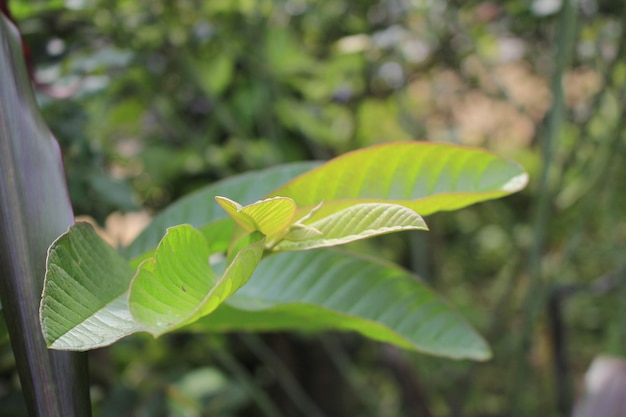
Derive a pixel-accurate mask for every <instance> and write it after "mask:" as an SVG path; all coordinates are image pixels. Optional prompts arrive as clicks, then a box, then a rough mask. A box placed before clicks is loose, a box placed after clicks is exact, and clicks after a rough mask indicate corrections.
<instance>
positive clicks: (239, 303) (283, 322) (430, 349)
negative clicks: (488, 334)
mask: <svg viewBox="0 0 626 417" xmlns="http://www.w3.org/2000/svg"><path fill="white" fill-rule="evenodd" d="M191 328H192V329H194V330H199V331H219V332H222V331H273V330H296V331H297V330H303V331H307V330H330V329H335V330H344V331H345V330H352V331H357V332H359V333H361V334H363V335H365V336H367V337H370V338H372V339H375V340H380V341H384V342H388V343H392V344H395V345H397V346H400V347H403V348H408V349H413V350H417V351H420V352H424V353H429V354H433V355H439V356H447V357H451V358H456V359H474V360H486V359H488V358H489V357H490V355H491V353H490V350H489V347H488V346H487V344H486V343H485V341H484V340H483V339H482V338H481V337H480V335H479V334H478V333H477V332H476V331H475V330H474V329H472V328H471V327H470V326H469V325H468V324H467V322H466V321H465V320H464V319H463V318H461V317H460V316H459V315H457V314H456V313H455V312H454V311H453V310H452V309H451V308H450V307H448V306H447V305H446V304H445V303H444V302H443V301H441V299H440V298H439V297H438V296H437V295H436V294H435V293H434V292H433V291H432V290H431V289H429V288H428V286H426V285H425V284H424V283H422V282H421V281H419V279H417V278H416V277H415V276H412V275H411V274H409V273H408V272H406V271H404V270H402V269H400V268H398V267H395V266H392V265H389V264H383V263H380V262H377V261H374V260H372V259H369V258H364V257H359V256H356V255H353V254H350V253H347V252H342V251H337V250H330V249H320V250H316V251H304V252H289V253H279V254H276V255H272V256H270V257H268V258H267V259H265V260H264V261H263V262H262V263H261V264H260V265H259V266H258V267H257V269H256V271H255V272H254V276H253V277H252V279H250V281H249V282H248V284H246V285H245V286H244V287H243V288H241V290H239V291H238V292H237V293H236V294H235V295H233V296H232V297H231V298H230V299H229V300H228V301H227V302H226V303H225V304H224V305H223V306H222V307H220V308H218V309H217V310H216V311H215V312H214V313H213V314H211V315H210V316H207V317H205V318H203V319H202V320H200V321H198V322H196V323H195V324H194V325H193V326H192V327H191Z"/></svg>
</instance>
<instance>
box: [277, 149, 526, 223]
mask: <svg viewBox="0 0 626 417" xmlns="http://www.w3.org/2000/svg"><path fill="white" fill-rule="evenodd" d="M527 181H528V175H527V174H526V172H525V171H524V170H523V168H522V167H521V166H520V165H518V164H517V163H516V162H513V161H511V160H508V159H505V158H501V157H498V156H496V155H493V154H491V153H489V152H486V151H484V150H481V149H476V148H469V147H461V146H455V145H450V144H442V143H431V142H401V143H386V144H382V145H377V146H372V147H368V148H364V149H360V150H356V151H353V152H349V153H346V154H344V155H341V156H339V157H337V158H335V159H332V160H331V161H328V162H327V163H325V164H323V165H321V166H319V167H317V168H315V169H313V170H311V171H309V172H305V173H304V174H302V175H300V176H299V177H297V178H295V179H293V180H292V181H290V182H288V183H287V184H285V185H284V186H282V187H279V188H278V189H276V190H274V191H273V192H272V193H271V194H270V196H278V195H280V196H284V197H290V198H293V199H294V200H295V202H296V204H297V205H298V207H299V208H301V210H302V211H306V210H308V207H311V206H314V205H316V204H318V203H319V202H320V201H323V202H324V205H323V206H322V207H321V208H320V210H319V211H318V212H317V213H315V215H314V216H313V218H314V219H320V218H323V217H326V216H328V215H330V214H332V213H336V212H338V211H341V210H343V209H345V208H347V207H350V206H352V205H355V204H359V203H372V202H384V203H390V204H398V205H402V206H405V207H407V208H410V209H412V210H413V211H415V212H417V213H419V214H420V215H422V216H426V215H429V214H432V213H435V212H437V211H447V210H456V209H459V208H462V207H465V206H468V205H470V204H474V203H477V202H480V201H485V200H490V199H494V198H498V197H502V196H505V195H508V194H511V193H514V192H517V191H519V190H521V189H522V188H524V186H525V185H526V183H527Z"/></svg>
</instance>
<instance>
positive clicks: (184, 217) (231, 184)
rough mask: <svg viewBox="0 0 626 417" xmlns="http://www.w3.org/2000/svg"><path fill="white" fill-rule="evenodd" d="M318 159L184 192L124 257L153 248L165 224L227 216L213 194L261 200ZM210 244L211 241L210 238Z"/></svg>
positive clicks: (203, 221)
mask: <svg viewBox="0 0 626 417" xmlns="http://www.w3.org/2000/svg"><path fill="white" fill-rule="evenodd" d="M319 165H320V163H319V162H310V161H309V162H297V163H291V164H285V165H279V166H277V167H273V168H268V169H265V170H262V171H251V172H246V173H244V174H240V175H236V176H233V177H230V178H227V179H224V180H222V181H219V182H216V183H214V184H211V185H208V186H206V187H204V188H202V189H200V190H198V191H196V192H194V193H192V194H189V195H188V196H185V197H183V198H181V199H180V200H178V201H177V202H175V203H174V204H172V205H170V206H168V207H167V208H166V209H165V210H163V212H161V213H159V215H158V216H156V217H155V218H154V219H152V222H151V223H150V225H148V227H147V228H146V229H145V230H144V231H143V232H142V233H141V234H140V235H139V236H138V237H137V238H136V239H135V240H134V241H133V242H132V243H131V244H130V245H129V246H128V247H127V248H125V249H124V251H123V253H124V256H126V258H127V259H133V258H135V257H137V256H140V255H142V254H144V253H145V252H147V251H150V250H153V249H154V248H155V247H156V246H157V244H158V243H159V241H160V240H161V238H162V237H163V235H164V234H165V231H166V230H167V228H168V227H171V226H176V225H178V224H183V223H187V224H190V225H192V226H193V227H196V228H202V227H204V226H205V225H207V224H209V223H211V222H214V221H216V220H220V219H224V218H227V217H226V214H225V213H224V210H222V209H221V208H220V206H219V205H218V204H217V202H216V201H215V196H216V195H227V196H228V197H229V198H231V199H234V200H237V201H241V202H243V203H245V204H250V203H252V202H254V201H257V200H260V199H262V198H263V197H265V196H266V195H267V194H268V193H270V192H271V191H272V190H273V189H275V188H276V187H278V186H280V185H281V184H284V183H285V182H287V181H289V180H291V179H293V178H294V177H296V176H298V175H300V174H302V173H303V172H306V171H309V170H310V169H312V168H315V167H316V166H319ZM209 244H212V242H211V241H209Z"/></svg>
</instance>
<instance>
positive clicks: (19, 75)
mask: <svg viewBox="0 0 626 417" xmlns="http://www.w3.org/2000/svg"><path fill="white" fill-rule="evenodd" d="M72 222H73V213H72V208H71V205H70V202H69V197H68V194H67V187H66V184H65V176H64V173H63V167H62V163H61V157H60V152H59V149H58V145H57V143H56V141H55V140H54V138H53V137H52V135H51V133H50V131H49V130H48V128H47V126H46V124H45V122H44V121H43V119H42V117H41V115H40V113H39V111H38V109H37V105H36V103H35V99H34V96H33V92H32V88H31V85H30V80H29V77H28V72H27V70H26V66H25V64H24V59H23V55H22V50H21V44H20V38H19V34H18V32H17V30H16V29H15V27H14V26H13V25H12V24H11V22H9V20H8V19H7V18H6V17H5V16H4V15H2V14H0V299H1V301H2V307H3V310H4V316H5V318H6V321H7V328H8V330H9V335H10V338H11V344H12V347H13V352H14V355H15V361H16V365H17V369H18V372H19V375H20V381H21V384H22V391H23V393H24V396H25V400H26V405H27V408H28V412H29V415H30V416H32V417H73V416H75V417H85V416H90V415H91V410H90V401H89V384H88V376H87V361H86V356H85V355H84V354H80V353H70V352H53V351H49V350H48V349H47V348H46V345H45V342H44V340H43V336H42V333H41V328H40V324H39V300H40V297H41V290H42V286H43V279H44V273H45V263H46V251H47V248H48V246H49V245H50V244H51V243H52V241H53V240H54V239H56V237H57V236H58V235H60V234H61V233H63V232H64V231H65V230H66V229H67V227H68V226H69V225H70V224H71V223H72Z"/></svg>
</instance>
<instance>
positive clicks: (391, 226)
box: [276, 203, 428, 250]
mask: <svg viewBox="0 0 626 417" xmlns="http://www.w3.org/2000/svg"><path fill="white" fill-rule="evenodd" d="M306 227H309V228H312V230H314V231H316V232H318V233H319V235H318V236H314V233H313V232H312V231H308V232H307V233H306V234H309V235H310V236H309V237H308V238H305V236H303V234H304V232H299V230H298V229H295V230H294V232H295V233H296V234H295V238H294V236H293V234H292V235H287V236H285V240H283V241H281V242H280V243H279V244H278V246H277V248H276V249H277V250H304V249H312V248H320V247H325V246H335V245H342V244H344V243H348V242H353V241H355V240H359V239H365V238H367V237H370V236H376V235H381V234H384V233H391V232H399V231H402V230H428V227H427V226H426V223H424V220H423V219H422V218H421V217H420V216H419V215H418V214H417V213H415V212H414V211H413V210H411V209H408V208H406V207H403V206H399V205H395V204H382V203H366V204H357V205H354V206H351V207H348V208H346V209H343V210H341V211H339V212H337V213H333V214H331V215H330V216H327V217H324V218H322V219H320V220H317V221H315V222H312V223H311V224H308V225H306ZM305 230H306V229H305ZM298 232H299V233H298Z"/></svg>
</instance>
